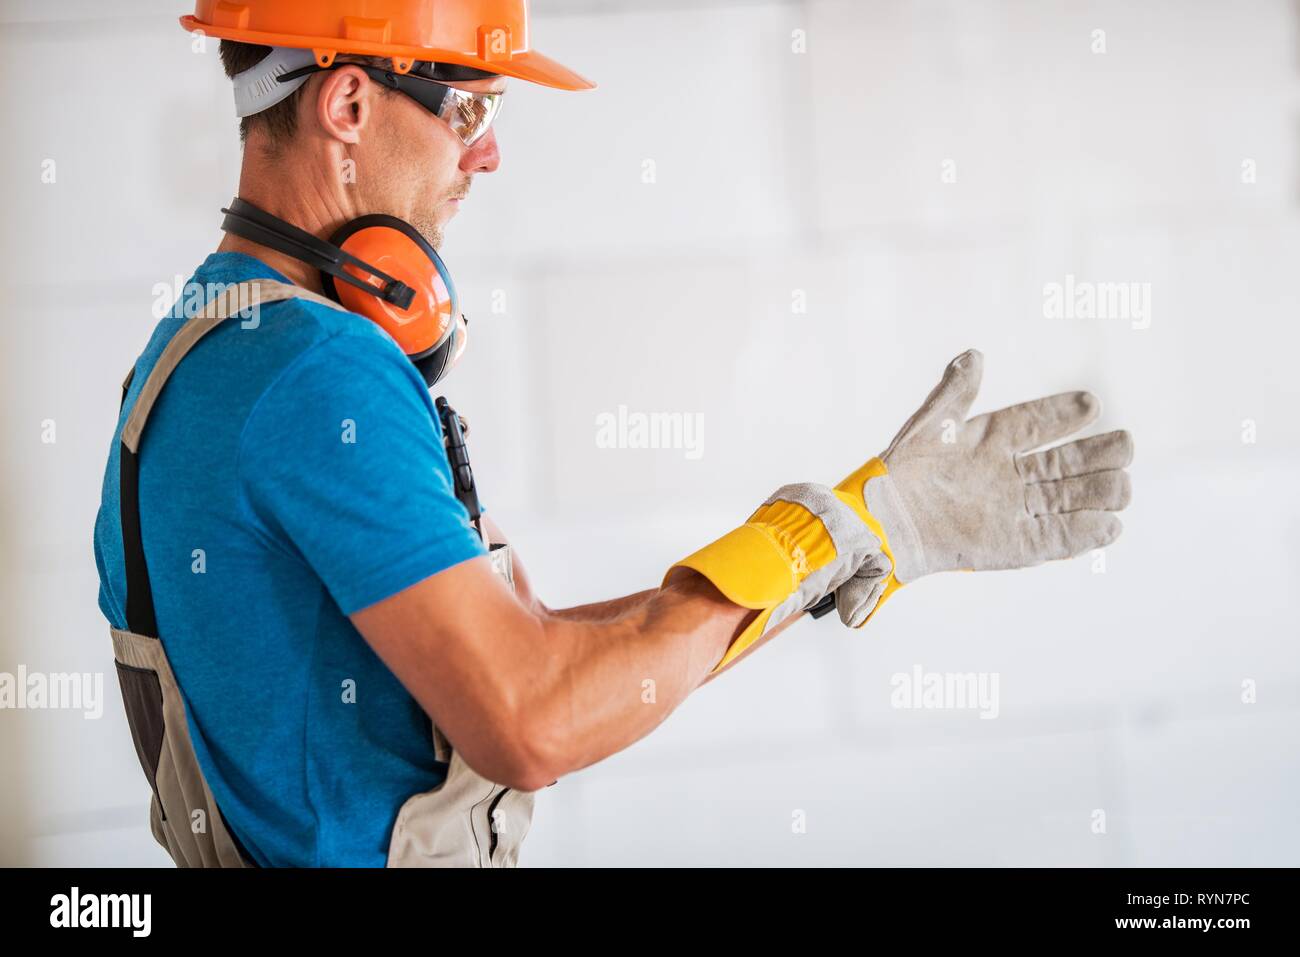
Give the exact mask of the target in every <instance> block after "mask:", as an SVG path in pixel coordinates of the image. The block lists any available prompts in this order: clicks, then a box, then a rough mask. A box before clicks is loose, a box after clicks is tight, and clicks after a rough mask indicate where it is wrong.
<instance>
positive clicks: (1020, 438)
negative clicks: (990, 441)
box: [967, 392, 1101, 452]
mask: <svg viewBox="0 0 1300 957" xmlns="http://www.w3.org/2000/svg"><path fill="white" fill-rule="evenodd" d="M1100 414H1101V400H1100V399H1098V398H1097V397H1096V396H1095V395H1093V394H1092V393H1091V392H1062V393H1061V394H1060V395H1049V396H1047V397H1046V398H1042V399H1034V401H1032V402H1023V403H1021V404H1020V405H1013V406H1010V407H1008V408H1005V409H999V410H998V411H997V412H989V413H986V414H984V415H979V416H976V417H975V418H973V419H971V420H970V422H969V423H968V426H967V428H968V429H969V430H970V431H971V433H972V434H973V435H975V436H976V437H981V438H982V437H984V436H986V435H987V436H988V437H990V438H996V439H999V440H1001V441H1004V442H1006V443H1007V444H1009V445H1010V446H1011V448H1013V449H1014V450H1016V451H1017V452H1028V451H1029V450H1030V449H1036V448H1038V447H1039V446H1043V445H1047V444H1049V443H1051V442H1057V441H1060V440H1061V439H1063V438H1065V437H1066V436H1069V435H1073V434H1074V433H1075V432H1078V431H1079V430H1080V429H1082V428H1083V427H1084V426H1086V425H1088V423H1090V422H1092V421H1093V420H1094V419H1096V418H1097V416H1099V415H1100Z"/></svg>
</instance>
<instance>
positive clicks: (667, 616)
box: [530, 573, 754, 775]
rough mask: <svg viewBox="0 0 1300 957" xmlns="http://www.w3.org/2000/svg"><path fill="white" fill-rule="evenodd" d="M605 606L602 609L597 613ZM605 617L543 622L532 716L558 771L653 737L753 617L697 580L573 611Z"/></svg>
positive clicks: (682, 579)
mask: <svg viewBox="0 0 1300 957" xmlns="http://www.w3.org/2000/svg"><path fill="white" fill-rule="evenodd" d="M600 609H603V611H597V610H600ZM615 609H617V610H618V613H617V614H613V617H610V618H608V619H607V620H594V621H593V620H586V619H585V618H570V617H568V615H566V614H564V613H559V614H552V615H549V616H545V617H543V618H542V620H541V623H542V628H543V632H544V636H545V637H544V645H545V647H547V648H548V649H550V650H551V653H550V654H547V655H546V657H547V659H548V665H549V667H547V668H546V669H545V671H544V672H543V675H544V680H542V681H536V679H537V678H539V677H542V675H539V674H538V673H537V672H536V671H535V672H533V678H534V679H535V683H534V684H533V695H532V699H533V706H532V708H531V709H530V710H531V712H532V714H533V715H534V718H535V720H536V721H537V723H538V725H539V726H540V727H543V728H545V729H546V735H545V740H546V741H548V742H549V743H550V747H551V748H553V751H554V753H553V754H551V755H549V756H548V763H550V764H551V765H552V766H554V767H556V773H557V775H558V774H563V773H568V772H570V771H575V770H577V769H579V768H583V767H586V766H587V765H589V764H593V763H595V762H596V761H599V760H601V759H602V758H605V757H608V756H609V755H611V754H614V753H616V752H618V751H621V750H623V749H624V748H626V747H627V746H628V745H630V744H632V743H633V742H635V741H637V740H639V739H640V738H642V737H644V736H645V735H646V734H648V733H649V732H650V731H652V730H654V728H655V727H657V726H658V725H659V724H660V723H661V722H662V721H663V720H664V719H665V718H666V717H667V716H668V715H669V714H671V713H672V711H673V710H674V709H675V708H676V707H677V706H678V705H679V704H681V702H682V701H683V700H684V699H685V698H686V696H687V695H689V694H690V693H691V692H692V691H694V690H695V689H696V688H698V687H699V686H700V685H701V684H702V683H703V682H704V681H705V679H706V678H707V677H708V675H709V673H710V672H711V671H712V670H713V667H714V666H715V665H716V664H717V663H718V661H719V660H720V659H721V658H722V656H723V655H724V654H725V653H726V650H727V648H728V646H729V645H730V644H731V642H732V640H733V639H734V638H735V637H736V635H737V634H738V633H739V631H740V630H741V628H742V627H743V626H744V625H745V623H746V622H747V621H748V619H749V618H750V616H752V615H753V614H754V613H753V612H752V611H749V610H748V609H745V608H741V607H739V606H737V605H733V604H732V603H731V602H729V601H727V600H726V599H725V598H723V597H722V595H721V594H720V593H719V592H718V591H717V589H715V588H714V587H713V585H711V584H710V583H709V582H708V581H707V580H706V579H704V578H702V577H701V576H699V575H696V574H694V573H688V574H684V575H681V576H679V577H677V578H675V579H674V580H673V581H672V582H670V583H669V584H668V585H666V586H665V587H664V588H662V589H655V590H652V591H649V592H640V593H638V594H636V595H631V596H628V597H627V598H624V599H615V600H614V601H611V602H603V603H600V604H598V605H589V606H582V607H581V608H577V609H569V610H568V611H569V612H571V613H572V612H577V613H583V614H584V615H585V614H592V613H595V614H602V615H609V614H611V613H612V612H614V611H615Z"/></svg>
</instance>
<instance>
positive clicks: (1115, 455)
mask: <svg viewBox="0 0 1300 957" xmlns="http://www.w3.org/2000/svg"><path fill="white" fill-rule="evenodd" d="M1132 461H1133V436H1131V435H1129V433H1128V432H1125V431H1123V430H1121V431H1118V432H1107V433H1105V434H1103V435H1090V436H1088V438H1086V439H1079V440H1077V441H1075V442H1070V443H1069V444H1067V445H1058V446H1056V447H1055V448H1051V449H1047V450H1046V451H1045V452H1034V453H1032V454H1030V455H1021V456H1017V458H1016V468H1018V469H1019V470H1020V475H1021V477H1022V478H1024V480H1025V481H1026V482H1050V481H1053V480H1054V479H1063V478H1069V477H1070V476H1072V475H1087V474H1088V473H1089V472H1104V471H1106V470H1107V469H1122V468H1128V466H1129V465H1130V464H1131V463H1132Z"/></svg>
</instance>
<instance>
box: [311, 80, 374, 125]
mask: <svg viewBox="0 0 1300 957" xmlns="http://www.w3.org/2000/svg"><path fill="white" fill-rule="evenodd" d="M375 92H376V90H375V87H374V84H372V83H371V82H370V78H369V77H368V76H366V74H365V73H364V72H363V71H362V70H360V69H358V68H357V67H355V66H343V67H339V68H338V69H337V70H330V71H329V72H327V73H325V74H323V79H322V81H321V85H320V89H319V90H317V92H316V121H317V122H318V123H320V125H321V129H322V130H323V131H324V133H325V134H326V135H327V136H332V137H333V138H334V139H336V140H338V141H340V142H342V143H358V142H360V140H361V130H362V129H364V128H365V125H366V123H368V122H369V120H370V111H371V109H372V106H373V104H372V99H373V97H374V94H375Z"/></svg>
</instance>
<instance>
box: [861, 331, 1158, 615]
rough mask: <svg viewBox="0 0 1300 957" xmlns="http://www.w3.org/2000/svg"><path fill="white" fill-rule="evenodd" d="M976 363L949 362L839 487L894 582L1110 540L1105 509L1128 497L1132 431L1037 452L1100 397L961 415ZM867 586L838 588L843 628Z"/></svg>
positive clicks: (970, 359)
mask: <svg viewBox="0 0 1300 957" xmlns="http://www.w3.org/2000/svg"><path fill="white" fill-rule="evenodd" d="M983 368H984V359H983V356H981V355H980V353H979V352H977V351H975V350H973V349H972V350H970V351H969V352H965V353H963V354H962V355H960V356H958V357H957V358H956V359H954V360H953V361H952V362H951V363H950V364H949V366H948V368H947V370H946V371H945V372H944V376H943V379H942V381H941V382H940V383H939V385H938V386H937V387H936V388H935V389H934V391H933V392H931V393H930V396H929V398H927V399H926V400H925V403H924V404H923V405H922V406H921V408H920V410H919V411H917V413H916V414H915V415H913V416H912V418H911V419H909V420H908V422H907V424H906V425H904V426H903V429H902V431H900V432H899V433H898V435H897V436H896V437H895V438H894V441H893V442H891V443H890V445H889V448H888V449H886V450H885V452H884V453H882V454H881V455H880V457H879V459H873V460H872V461H871V462H868V463H867V465H865V466H863V468H862V469H859V470H858V471H857V472H855V473H854V474H853V475H851V476H850V477H849V478H847V479H845V480H844V482H842V483H840V485H839V486H837V489H838V490H843V491H847V492H850V493H852V494H854V495H857V496H861V499H862V501H863V502H864V504H865V507H866V508H867V510H868V511H869V512H870V513H871V515H872V516H874V517H875V518H876V520H878V521H879V522H880V525H881V527H882V528H883V529H884V532H885V535H886V538H887V544H888V547H889V550H890V552H891V553H892V557H893V562H894V575H895V577H896V578H897V579H898V581H899V582H900V583H906V582H911V581H915V580H916V579H917V578H920V577H922V576H923V575H929V574H932V573H934V572H940V571H954V570H957V569H972V570H986V569H1001V568H1024V567H1027V566H1030V565H1038V564H1040V563H1042V562H1045V561H1051V560H1053V559H1060V558H1071V557H1073V556H1075V555H1079V554H1081V553H1083V552H1086V551H1089V550H1091V549H1094V548H1102V547H1104V546H1106V545H1109V544H1110V543H1111V542H1113V541H1115V539H1116V538H1118V537H1119V534H1120V531H1121V525H1120V521H1119V519H1118V518H1117V517H1116V516H1115V515H1114V514H1113V513H1114V512H1117V511H1120V510H1122V509H1123V508H1124V507H1125V506H1127V505H1128V503H1129V499H1130V496H1131V489H1130V484H1129V476H1128V473H1127V472H1125V471H1124V469H1125V467H1127V466H1128V464H1129V463H1130V462H1131V461H1132V458H1133V441H1132V438H1131V437H1130V436H1129V434H1128V433H1127V432H1123V431H1120V432H1109V433H1107V434H1105V435H1097V436H1092V437H1090V438H1086V439H1079V440H1077V441H1075V442H1071V443H1069V444H1067V445H1061V446H1058V447H1056V448H1051V449H1048V450H1046V451H1043V452H1036V453H1035V452H1033V450H1034V449H1038V448H1041V447H1042V446H1045V445H1050V444H1051V443H1053V442H1058V441H1060V440H1061V439H1064V438H1067V437H1068V436H1070V435H1072V434H1073V433H1075V432H1077V431H1079V430H1080V429H1082V428H1084V427H1085V426H1087V425H1088V424H1089V423H1091V422H1092V421H1094V420H1095V419H1096V418H1097V415H1098V414H1099V413H1100V411H1101V403H1100V402H1099V401H1098V399H1097V397H1096V396H1094V395H1092V394H1091V393H1088V392H1066V393H1062V394H1060V395H1054V396H1049V397H1047V398H1044V399H1036V400H1034V401H1032V402H1026V403H1024V404H1022V405H1015V406H1011V407H1010V408H1007V409H1002V410H1001V411H998V412H990V413H988V414H986V415H979V416H976V417H975V418H973V419H967V418H966V416H967V413H968V412H969V411H970V407H971V403H972V402H974V400H975V396H976V394H977V393H978V392H979V387H980V379H981V376H982V373H983ZM1031 453H1032V454H1031ZM873 588H875V585H874V583H872V582H860V581H858V580H857V579H854V580H852V581H850V582H848V583H846V584H845V585H844V586H843V587H841V588H840V589H839V591H838V592H837V595H836V604H837V607H838V609H839V613H840V617H841V618H842V619H843V620H844V622H845V624H848V625H851V626H854V627H857V626H859V625H861V624H862V623H863V622H864V621H865V620H866V618H867V617H868V616H869V614H870V612H871V611H872V610H873V608H874V606H875V604H876V602H875V600H873V599H872V597H871V595H870V593H871V591H872V589H873Z"/></svg>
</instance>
